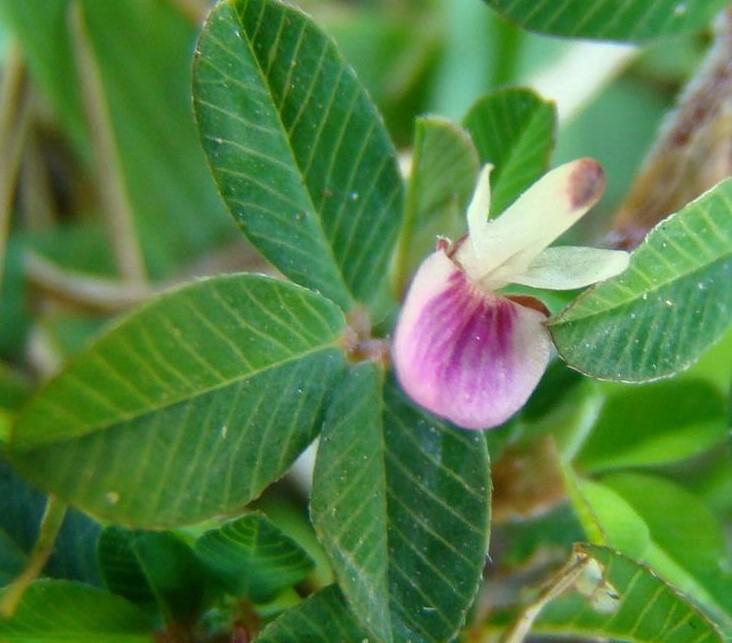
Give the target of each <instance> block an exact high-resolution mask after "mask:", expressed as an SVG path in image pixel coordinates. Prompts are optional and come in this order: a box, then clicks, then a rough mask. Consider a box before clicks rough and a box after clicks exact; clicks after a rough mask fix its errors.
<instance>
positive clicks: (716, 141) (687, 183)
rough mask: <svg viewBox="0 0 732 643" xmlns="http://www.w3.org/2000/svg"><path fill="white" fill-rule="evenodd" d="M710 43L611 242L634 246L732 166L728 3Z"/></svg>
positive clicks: (643, 170)
mask: <svg viewBox="0 0 732 643" xmlns="http://www.w3.org/2000/svg"><path fill="white" fill-rule="evenodd" d="M715 26H716V34H715V39H714V43H713V44H712V47H711V48H710V50H709V53H708V54H707V57H706V59H705V60H704V62H703V63H702V65H701V67H700V68H699V71H698V72H697V73H696V74H695V76H694V77H693V78H692V79H691V80H690V81H689V83H688V85H687V86H686V88H685V89H684V90H683V92H682V93H681V96H680V97H679V100H678V104H677V107H676V109H675V110H674V111H673V112H671V113H670V114H669V115H668V116H667V117H666V119H665V120H664V122H663V124H662V125H661V128H660V130H659V134H658V138H657V141H656V143H655V145H654V146H653V148H652V149H651V151H650V153H649V155H648V157H647V158H646V160H645V161H644V164H643V167H642V168H641V171H640V173H639V174H638V176H637V178H636V180H635V182H634V183H633V186H632V187H631V190H630V193H629V194H628V196H627V197H626V199H625V201H624V202H623V204H622V205H621V207H620V210H619V212H618V215H617V217H616V220H615V226H614V227H615V231H614V232H613V233H612V235H611V239H610V241H611V243H612V245H614V246H616V247H619V248H626V249H632V248H634V247H636V246H637V245H638V244H639V243H640V242H641V241H642V240H643V238H644V237H645V235H646V233H647V232H648V231H649V230H650V229H651V228H653V227H654V226H655V225H656V224H657V223H658V222H660V221H662V220H663V219H664V218H665V217H667V216H668V215H669V214H671V213H673V212H675V211H676V210H678V209H680V208H681V207H683V206H684V205H686V204H687V203H688V202H689V201H691V200H692V199H694V198H696V197H697V196H699V195H700V194H701V193H702V192H705V191H706V190H708V189H709V188H711V187H712V186H713V185H715V184H716V183H718V182H719V181H721V180H722V179H723V178H725V177H726V176H729V174H730V171H731V170H732V8H727V9H725V10H724V11H722V13H721V14H720V16H719V18H718V20H717V23H716V25H715Z"/></svg>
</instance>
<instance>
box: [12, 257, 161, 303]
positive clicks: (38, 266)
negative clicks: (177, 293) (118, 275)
mask: <svg viewBox="0 0 732 643" xmlns="http://www.w3.org/2000/svg"><path fill="white" fill-rule="evenodd" d="M24 264H25V271H26V274H27V275H28V280H29V281H30V283H31V284H33V285H34V286H35V287H36V288H38V289H39V290H42V291H44V292H45V293H47V294H49V295H52V296H53V297H54V298H55V299H58V300H61V301H63V302H65V303H67V304H71V305H73V306H77V307H79V308H82V309H85V310H91V311H93V312H97V313H100V312H101V313H110V312H112V313H116V312H119V311H122V310H125V309H127V308H129V307H130V306H132V305H133V304H137V303H140V302H142V301H145V300H146V299H148V298H149V297H150V296H151V295H152V294H153V291H152V290H151V289H150V288H147V287H145V286H144V285H143V284H134V283H132V284H131V283H126V282H120V281H117V280H113V279H105V278H103V277H96V276H91V275H87V274H84V273H81V272H74V271H70V270H64V269H63V268H61V267H59V266H57V265H56V264H54V263H53V262H51V261H49V260H48V259H46V258H44V257H43V256H41V255H39V254H37V253H35V252H33V251H28V252H26V254H25V257H24Z"/></svg>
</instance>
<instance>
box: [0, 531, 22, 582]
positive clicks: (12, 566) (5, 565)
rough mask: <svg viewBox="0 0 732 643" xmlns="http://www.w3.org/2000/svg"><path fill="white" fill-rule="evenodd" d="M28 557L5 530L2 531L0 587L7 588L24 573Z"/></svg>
mask: <svg viewBox="0 0 732 643" xmlns="http://www.w3.org/2000/svg"><path fill="white" fill-rule="evenodd" d="M26 560H27V557H26V555H25V552H23V551H22V550H21V549H20V547H18V544H17V543H16V542H15V541H14V540H13V539H12V538H11V537H10V536H9V535H8V533H7V532H6V531H5V530H4V529H0V587H5V585H8V584H9V583H10V582H11V581H12V580H13V579H14V578H16V577H17V576H18V574H20V572H21V571H23V568H24V567H25V564H26Z"/></svg>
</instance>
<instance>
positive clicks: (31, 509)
mask: <svg viewBox="0 0 732 643" xmlns="http://www.w3.org/2000/svg"><path fill="white" fill-rule="evenodd" d="M45 508H46V497H45V496H44V495H43V494H42V493H40V492H38V491H36V490H35V489H33V488H32V487H30V486H29V485H28V484H27V483H26V482H25V481H24V480H23V479H22V478H21V477H20V476H18V474H17V473H16V472H15V471H13V469H11V467H10V466H9V464H8V462H7V460H6V458H5V456H4V455H1V456H0V531H2V532H3V533H4V537H0V558H3V559H5V558H7V557H9V559H10V560H13V559H17V556H18V552H22V553H23V554H28V553H29V552H30V551H31V550H32V549H33V546H34V545H35V543H36V539H37V538H38V526H39V525H40V522H41V518H42V516H43V513H44V510H45ZM99 530H100V527H99V525H98V524H97V523H96V522H95V521H93V520H92V519H91V518H89V517H88V516H86V515H84V514H82V513H81V512H79V511H76V510H74V509H69V510H68V511H67V512H66V516H65V518H64V522H63V525H62V526H61V530H60V531H59V533H58V536H57V537H56V541H55V543H54V547H53V550H52V552H51V556H50V558H49V559H48V561H47V563H46V565H45V567H44V568H43V573H44V574H46V575H48V576H51V577H53V578H63V579H68V580H80V581H84V582H87V583H90V584H98V583H99V573H98V569H97V563H96V556H95V551H96V544H97V538H98V536H99Z"/></svg>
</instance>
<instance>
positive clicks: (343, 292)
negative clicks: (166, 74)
mask: <svg viewBox="0 0 732 643" xmlns="http://www.w3.org/2000/svg"><path fill="white" fill-rule="evenodd" d="M194 104H195V109H196V114H197V118H198V125H199V131H200V135H201V141H202V143H203V147H204V150H205V151H206V154H207V155H208V158H209V163H210V165H211V168H212V171H213V173H214V177H215V178H216V181H217V182H218V184H219V188H220V190H221V193H222V195H223V197H224V200H225V201H226V203H227V205H228V206H229V209H230V210H231V212H232V214H233V215H234V218H235V219H236V220H237V222H238V223H239V224H240V225H241V226H242V227H243V229H244V231H245V232H246V234H247V236H248V237H249V239H250V240H251V241H252V243H253V244H254V245H255V246H256V247H257V248H259V250H260V251H261V252H262V253H263V254H264V255H265V256H266V257H267V258H268V259H269V260H270V261H271V262H272V263H273V264H274V265H275V266H276V267H277V268H279V269H280V270H281V271H282V272H283V273H284V274H286V275H287V276H288V277H290V278H291V279H293V280H294V281H296V282H298V283H300V284H303V285H306V286H308V287H310V288H313V289H315V290H318V291H320V292H322V293H323V294H325V295H326V296H328V297H330V298H331V299H332V300H334V301H335V302H336V303H338V304H340V305H341V306H343V307H346V308H348V307H350V306H351V305H352V303H353V300H354V299H356V300H360V301H369V300H371V299H373V297H374V296H375V295H376V294H377V291H378V290H379V289H380V288H381V286H382V282H383V277H384V274H385V272H386V269H387V265H388V261H389V257H390V252H391V248H392V245H393V243H394V242H395V240H396V236H397V232H398V229H399V224H400V217H401V207H402V205H401V198H402V181H401V178H400V176H399V172H398V169H397V164H396V157H395V154H394V151H393V148H392V146H391V143H390V142H389V140H388V137H387V135H386V132H385V131H384V128H383V125H382V122H381V118H380V116H379V115H378V113H377V112H376V110H375V108H374V107H373V105H372V104H371V102H370V100H369V98H368V96H367V95H366V92H365V91H364V90H363V88H362V87H361V86H360V84H359V83H358V81H357V80H356V78H355V76H354V74H353V71H352V70H351V69H350V68H349V67H348V66H347V65H346V63H345V62H344V61H343V60H342V58H341V57H340V55H339V54H338V52H337V50H336V48H335V46H334V45H333V43H332V42H331V41H330V40H329V39H328V38H327V37H326V36H325V35H324V34H323V33H322V32H321V31H320V30H319V29H318V28H317V27H316V26H315V25H314V24H313V23H312V22H311V21H310V19H309V18H307V17H306V16H305V15H304V14H303V13H301V12H300V11H298V10H296V9H294V8H292V7H290V6H288V5H286V4H284V3H281V2H278V1H276V0H228V1H225V2H221V3H220V4H219V5H218V6H217V7H216V8H215V9H214V11H213V12H212V13H211V15H210V17H209V19H208V22H207V24H206V27H205V28H204V31H203V34H202V35H201V39H200V41H199V46H198V54H197V58H196V63H195V68H194Z"/></svg>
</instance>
